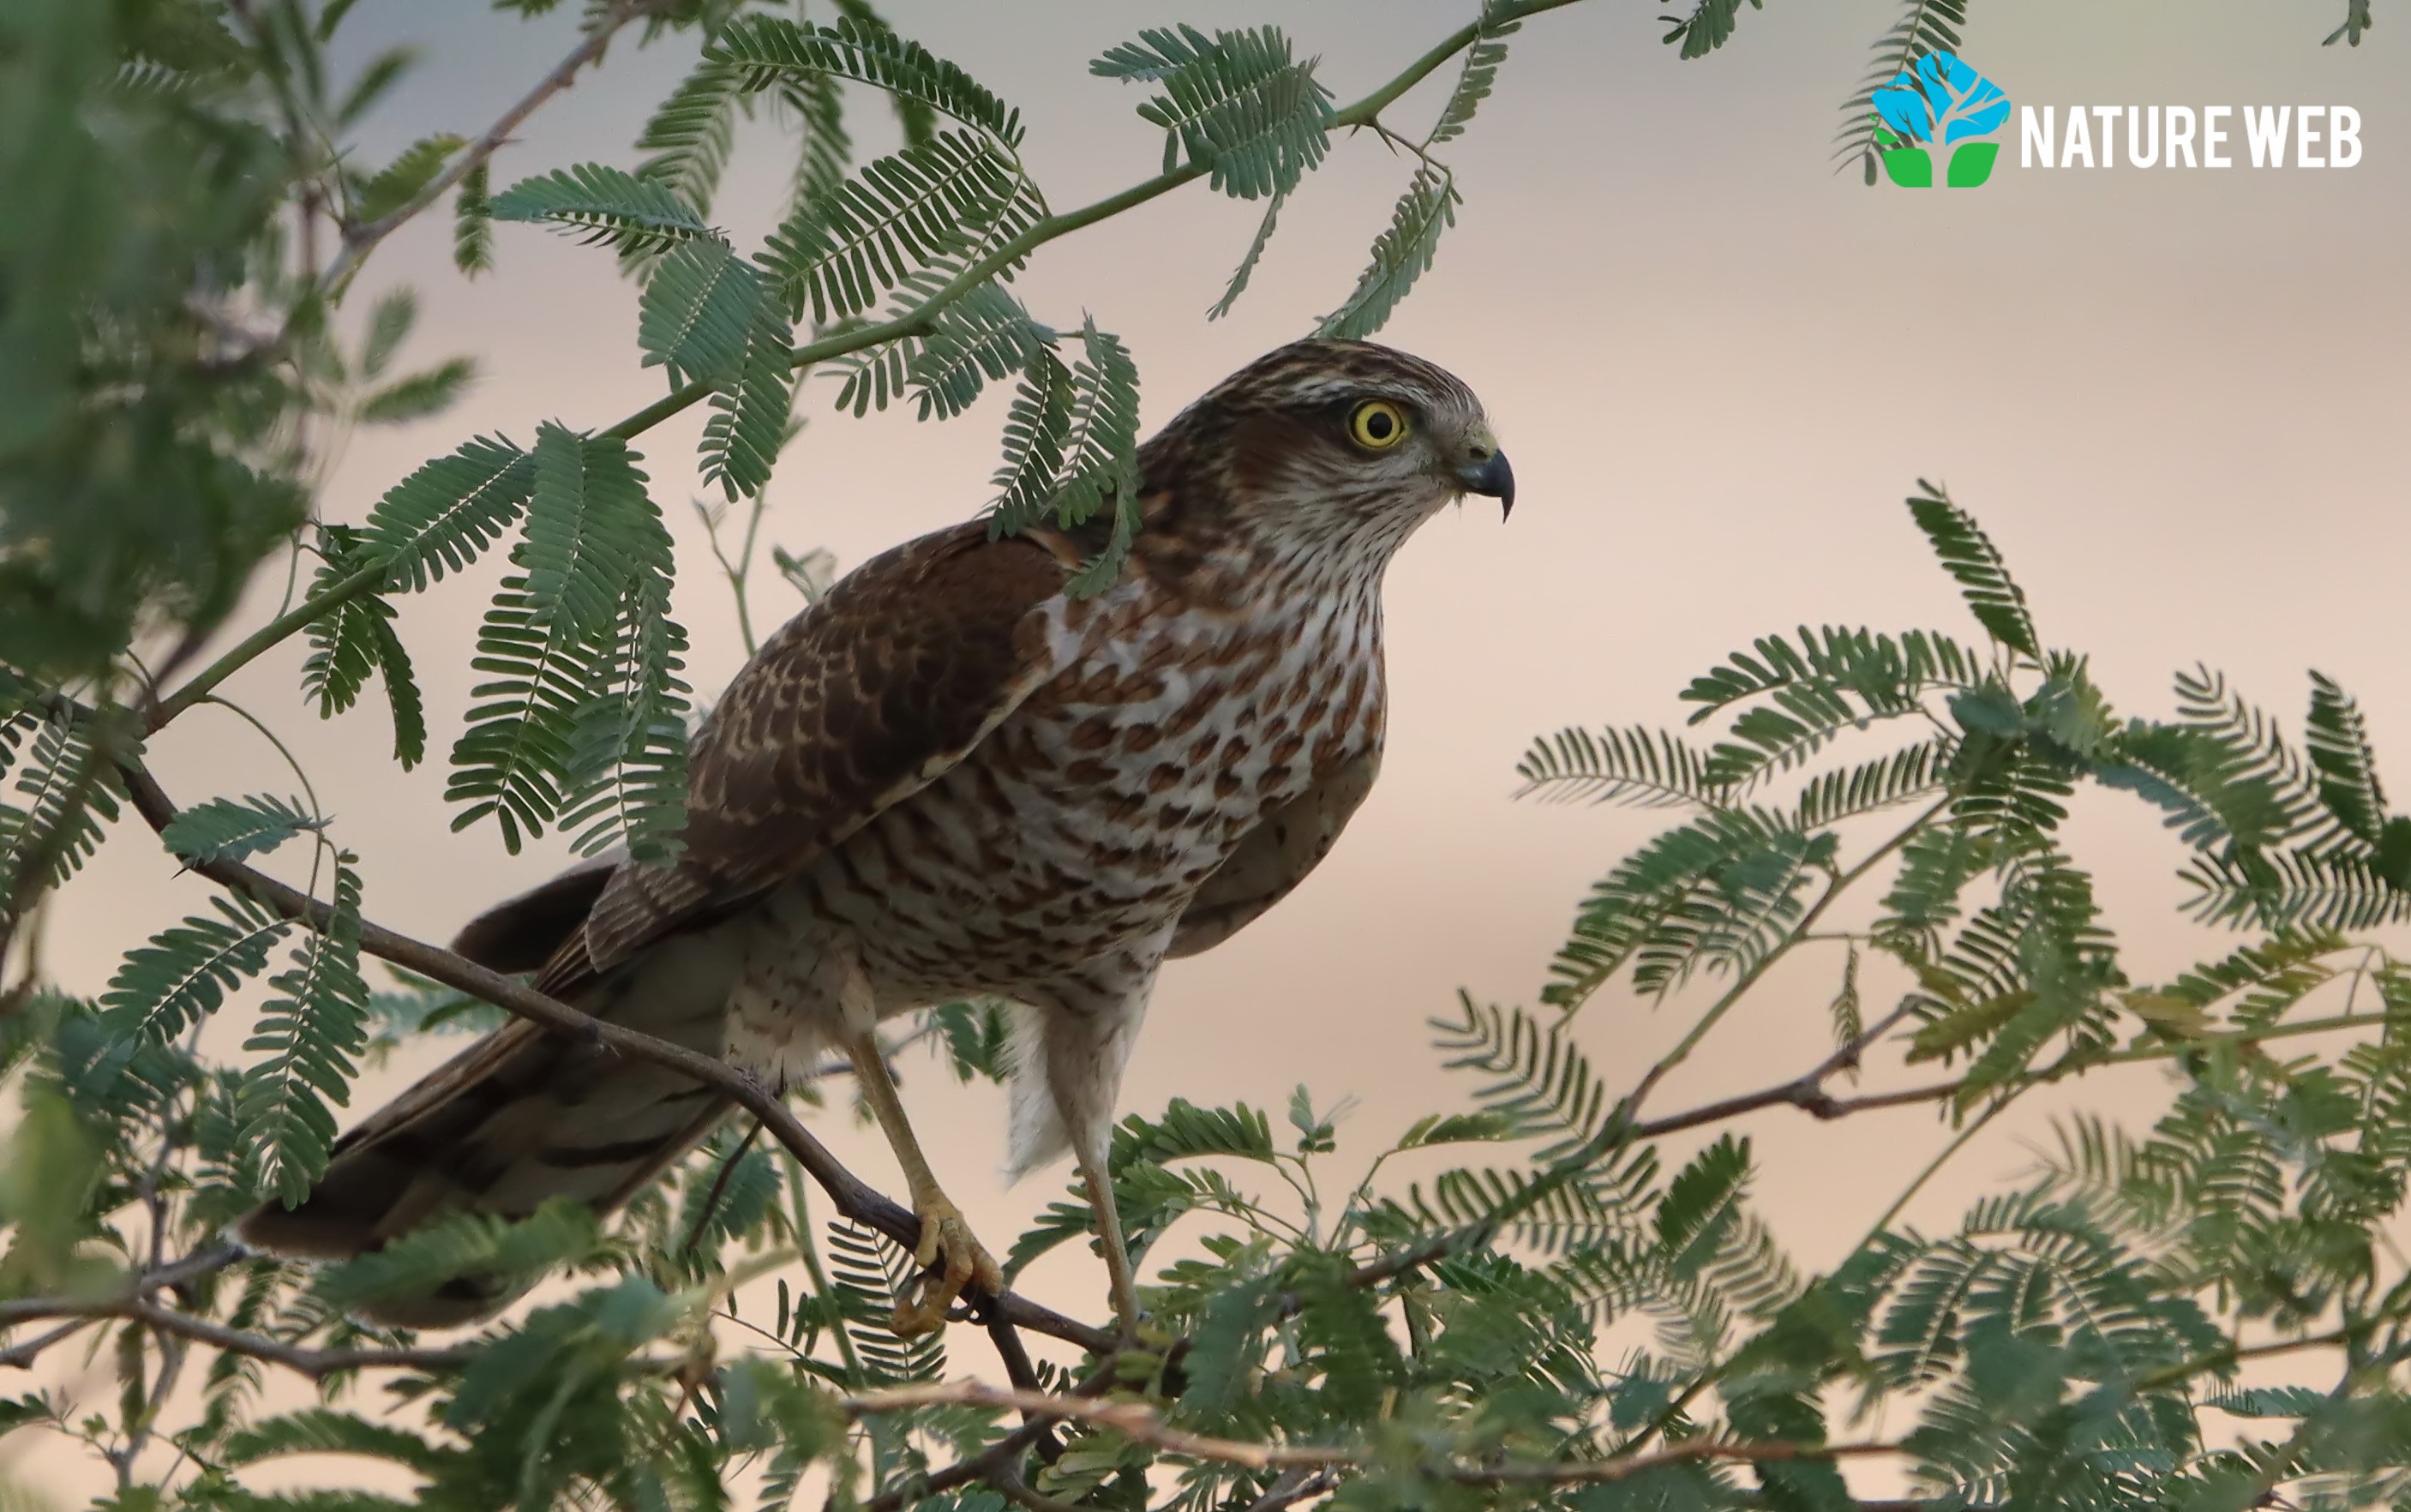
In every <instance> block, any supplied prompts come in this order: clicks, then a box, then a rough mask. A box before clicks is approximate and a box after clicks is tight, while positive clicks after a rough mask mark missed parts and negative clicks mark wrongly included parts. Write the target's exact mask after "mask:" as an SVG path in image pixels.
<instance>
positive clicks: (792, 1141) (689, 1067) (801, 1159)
mask: <svg viewBox="0 0 2411 1512" xmlns="http://www.w3.org/2000/svg"><path fill="white" fill-rule="evenodd" d="M119 770H120V771H121V772H122V773H123V774H124V778H125V786H126V792H127V795H128V797H130V798H131V799H132V800H133V803H134V806H135V808H136V810H137V811H138V812H139V813H140V814H141V815H142V817H143V819H144V821H145V822H146V823H148V824H149V825H150V826H151V827H152V828H153V829H159V830H165V829H166V828H167V826H168V823H169V822H170V821H171V820H173V819H174V818H175V816H176V814H177V810H176V806H175V803H174V802H173V800H170V799H169V798H168V795H167V794H166V793H165V792H164V791H163V790H161V788H160V786H159V784H158V781H157V779H155V778H153V776H152V775H151V773H150V772H149V771H147V770H146V769H145V768H144V767H143V766H142V765H141V764H140V763H139V762H138V761H134V760H130V759H129V760H124V761H121V763H120V764H119ZM192 867H193V870H194V871H196V872H198V873H200V874H202V875H203V876H206V877H208V878H209V879H210V880H211V881H212V882H215V883H218V884H219V885H220V886H222V887H226V888H233V889H234V890H236V891H238V892H241V893H243V894H244V895H246V896H248V897H251V898H253V899H256V900H257V901H258V902H259V903H264V904H266V905H267V906H268V907H270V908H271V909H273V910H275V911H276V912H278V913H280V914H282V915H284V916H285V917H287V918H291V919H295V920H298V921H300V922H302V923H306V924H308V925H309V926H310V927H312V928H313V929H324V928H326V927H327V924H328V921H329V919H330V918H331V917H333V910H332V909H331V908H330V907H329V905H328V904H327V903H323V902H321V901H319V900H318V899H315V898H313V897H311V896H309V895H308V894H307V893H304V892H302V891H301V890H300V889H299V888H292V887H288V886H286V885H285V883H282V882H279V881H277V880H276V879H275V878H273V877H271V876H269V875H267V874H265V873H260V872H256V871H254V870H253V869H252V868H250V867H248V866H245V865H243V864H241V862H239V861H230V860H223V859H221V860H207V861H196V862H193V863H192ZM360 948H362V949H363V950H366V951H368V952H369V953H370V954H371V955H373V956H376V957H378V958H380V959H382V960H385V961H389V962H393V963H394V964H395V965H397V966H402V967H404V968H406V969H408V970H411V971H415V972H416V973H418V974H419V975H420V976H426V977H430V978H431V979H433V980H435V981H439V982H442V983H443V984H444V985H446V987H450V988H454V989H456V990H458V991H462V992H466V993H468V994H469V995H471V996H472V997H475V998H479V999H482V1000H484V1001H485V1002H488V1003H491V1004H492V1005H494V1006H496V1007H498V1008H502V1009H504V1010H505V1011H507V1012H509V1013H512V1014H514V1015H516V1016H518V1017H519V1018H522V1019H526V1020H532V1021H533V1022H535V1023H538V1024H541V1025H543V1026H544V1027H545V1028H547V1029H549V1030H551V1031H552V1032H554V1033H555V1034H557V1035H561V1036H563V1038H565V1039H571V1040H578V1041H583V1042H584V1043H587V1044H591V1045H600V1046H605V1047H607V1048H609V1049H611V1050H616V1051H619V1052H620V1053H621V1054H624V1055H631V1056H635V1057H636V1058H637V1059H639V1060H646V1061H650V1062H652V1063H653V1064H657V1065H664V1066H667V1067H668V1068H669V1069H671V1070H673V1071H676V1072H678V1073H679V1074H680V1075H681V1076H684V1077H687V1078H689V1079H693V1080H694V1081H696V1082H698V1083H700V1084H702V1085H704V1086H707V1087H709V1088H711V1089H712V1090H713V1091H715V1092H717V1093H719V1094H721V1095H723V1096H724V1097H726V1098H727V1099H728V1100H729V1101H731V1102H733V1103H735V1104H737V1105H738V1107H740V1108H744V1109H745V1110H746V1111H747V1112H749V1113H751V1114H753V1116H754V1117H755V1118H757V1119H759V1120H760V1121H761V1123H762V1126H763V1127H764V1128H766V1129H767V1130H768V1131H769V1133H770V1135H771V1136H772V1138H776V1139H777V1140H778V1141H779V1142H780V1143H781V1144H782V1145H784V1146H785V1147H786V1148H787V1150H788V1151H789V1152H790V1153H792V1154H794V1156H795V1157H796V1163H797V1164H798V1165H800V1166H802V1167H804V1169H805V1170H806V1171H808V1172H810V1173H811V1177H812V1180H814V1181H815V1182H819V1183H820V1185H821V1188H822V1190H824V1191H826V1193H827V1194H828V1196H829V1200H830V1201H831V1202H833V1203H834V1204H836V1207H837V1210H838V1211H839V1212H840V1213H841V1214H843V1215H844V1216H845V1217H848V1218H851V1219H853V1220H854V1221H855V1222H856V1223H859V1224H862V1225H864V1226H867V1227H870V1228H875V1229H877V1230H879V1232H881V1233H882V1234H884V1235H886V1236H887V1237H888V1238H889V1239H891V1240H895V1241H896V1242H897V1243H898V1244H900V1245H902V1246H903V1247H904V1248H906V1249H907V1250H910V1249H913V1247H914V1246H916V1245H917V1244H918V1243H919V1241H920V1235H921V1221H920V1220H919V1219H918V1218H916V1217H914V1216H913V1213H912V1212H911V1211H908V1210H906V1209H905V1208H903V1207H902V1206H901V1205H899V1204H898V1203H896V1202H894V1201H892V1200H891V1199H889V1198H888V1197H887V1196H884V1195H883V1194H881V1193H880V1192H878V1191H876V1190H875V1189H873V1188H872V1187H871V1186H870V1185H869V1183H868V1182H864V1181H863V1180H862V1179H861V1178H860V1177H857V1176H855V1174H854V1173H853V1172H852V1171H850V1170H848V1169H846V1168H845V1167H844V1166H843V1165H841V1164H840V1163H839V1161H838V1159H837V1157H836V1156H835V1155H833V1154H831V1153H829V1151H828V1147H827V1146H826V1145H824V1144H822V1143H821V1142H820V1140H819V1139H817V1138H814V1137H813V1135H812V1132H811V1130H810V1129H808V1128H806V1127H805V1126H804V1124H803V1122H802V1121H801V1120H800V1119H798V1118H796V1114H795V1110H794V1109H792V1108H789V1107H788V1106H787V1104H786V1102H785V1101H784V1100H783V1099H782V1098H781V1097H780V1096H779V1095H778V1094H776V1093H774V1092H772V1091H771V1090H770V1089H769V1087H767V1085H765V1084H764V1083H763V1082H762V1081H761V1080H760V1079H758V1078H755V1077H753V1076H750V1075H748V1074H746V1073H745V1072H742V1071H739V1070H738V1069H737V1068H736V1067H734V1066H732V1065H730V1064H727V1063H726V1062H724V1061H722V1060H720V1059H718V1058H717V1057H714V1056H709V1055H705V1054H702V1053H700V1052H698V1051H695V1050H688V1049H686V1048H685V1047H684V1046H681V1045H674V1044H672V1043H670V1042H669V1041H668V1040H665V1039H661V1038H657V1037H656V1036H654V1035H648V1034H643V1033H640V1032H638V1031H636V1030H634V1029H630V1028H627V1027H625V1026H624V1025H621V1024H615V1023H608V1022H606V1021H605V1020H601V1019H596V1018H593V1017H592V1016H591V1015H588V1014H584V1013H580V1012H579V1011H578V1010H577V1009H576V1008H573V1007H571V1006H568V1005H567V1004H565V1003H562V1002H559V1001H557V1000H556V999H553V998H550V997H548V996H546V995H545V994H544V993H542V992H539V991H535V989H533V988H532V987H530V986H528V985H527V984H526V983H524V982H521V981H519V980H516V979H515V978H512V977H508V976H502V975H500V974H498V973H495V972H491V971H489V970H487V969H486V968H485V967H483V966H480V965H478V964H477V963H476V962H473V961H470V960H468V959H466V958H465V957H461V956H457V955H454V954H453V953H452V952H451V951H449V950H445V949H440V948H438V947H434V946H431V945H428V944H426V943H425V942H423V941H420V940H414V939H412V938H410V937H409V936H407V935H403V934H397V933H395V932H393V931H391V930H388V929H386V928H384V927H383V926H381V925H377V924H373V923H370V922H368V921H367V920H365V919H364V920H362V921H361V923H360ZM985 1300H986V1301H992V1302H993V1303H994V1305H995V1307H996V1309H997V1311H998V1313H999V1314H1000V1315H1001V1316H1002V1317H1003V1318H1004V1319H1005V1321H1007V1322H1009V1323H1011V1324H1013V1325H1014V1326H1015V1327H1016V1328H1023V1329H1032V1330H1034V1331H1036V1332H1039V1333H1044V1334H1046V1335H1048V1336H1050V1337H1052V1338H1057V1339H1061V1340H1064V1341H1065V1342H1067V1343H1075V1344H1078V1345H1079V1346H1080V1347H1081V1348H1083V1349H1087V1350H1089V1351H1091V1352H1092V1353H1096V1354H1105V1353H1108V1352H1110V1351H1111V1350H1112V1348H1113V1346H1114V1335H1113V1333H1112V1332H1111V1331H1110V1330H1107V1329H1097V1328H1091V1327H1089V1325H1087V1324H1085V1323H1081V1322H1079V1321H1077V1320H1076V1319H1074V1318H1069V1317H1066V1316H1064V1315H1063V1314H1060V1313H1058V1312H1056V1311H1055V1310H1054V1309H1052V1308H1049V1307H1045V1306H1042V1305H1040V1304H1039V1303H1037V1302H1033V1301H1031V1300H1030V1299H1027V1298H1024V1297H1021V1296H1019V1295H1017V1294H1016V1293H1013V1292H1007V1293H1006V1294H1005V1295H1003V1296H1002V1297H999V1298H994V1299H985Z"/></svg>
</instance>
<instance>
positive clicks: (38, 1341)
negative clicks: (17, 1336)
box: [0, 1318, 100, 1371]
mask: <svg viewBox="0 0 2411 1512" xmlns="http://www.w3.org/2000/svg"><path fill="white" fill-rule="evenodd" d="M99 1321H100V1320H99V1319H98V1318H70V1319H68V1320H67V1321H66V1322H65V1323H62V1324H60V1325H59V1326H58V1327H57V1328H55V1329H51V1331H50V1332H48V1333H44V1334H37V1335H36V1336H35V1337H34V1338H31V1339H28V1340H26V1341H25V1342H24V1343H22V1344H10V1345H9V1346H8V1347H7V1348H6V1349H0V1370H15V1371H26V1370H31V1369H33V1368H34V1361H36V1360H37V1359H39V1358H42V1356H43V1354H44V1353H45V1352H46V1351H48V1350H49V1349H50V1347H51V1345H52V1344H55V1343H65V1342H66V1341H67V1340H69V1339H71V1338H73V1337H75V1336H76V1335H77V1334H79V1333H81V1332H82V1331H83V1330H84V1329H89V1328H91V1327H92V1326H93V1325H94V1324H95V1323H97V1322H99Z"/></svg>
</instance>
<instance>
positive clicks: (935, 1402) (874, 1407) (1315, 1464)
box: [843, 1381, 1904, 1486]
mask: <svg viewBox="0 0 2411 1512" xmlns="http://www.w3.org/2000/svg"><path fill="white" fill-rule="evenodd" d="M843 1405H844V1407H845V1410H846V1411H847V1412H848V1413H849V1414H851V1415H853V1416H855V1417H871V1416H875V1415H878V1414H882V1413H891V1412H916V1411H919V1410H920V1409H922V1408H925V1407H939V1406H962V1407H995V1408H1001V1409H1007V1410H1017V1411H1020V1412H1024V1413H1029V1414H1030V1415H1032V1416H1036V1417H1054V1418H1068V1419H1073V1420H1075V1421H1079V1422H1085V1423H1094V1424H1096V1425H1097V1426H1099V1427H1101V1428H1109V1429H1112V1430H1113V1431H1115V1432H1117V1433H1119V1434H1121V1435H1122V1436H1123V1437H1125V1438H1129V1439H1132V1440H1135V1441H1137V1442H1139V1443H1141V1444H1146V1445H1147V1446H1151V1447H1153V1448H1157V1449H1161V1450H1162V1451H1163V1452H1164V1453H1166V1454H1177V1455H1183V1456H1186V1457H1188V1458H1190V1459H1192V1460H1212V1461H1217V1462H1220V1463H1222V1464H1235V1465H1243V1466H1245V1467H1247V1468H1248V1469H1250V1470H1274V1469H1282V1470H1293V1469H1295V1470H1308V1471H1313V1470H1344V1469H1353V1468H1356V1467H1358V1466H1361V1465H1363V1464H1365V1463H1366V1461H1367V1457H1366V1454H1365V1453H1364V1451H1362V1450H1357V1449H1349V1448H1341V1447H1338V1446H1325V1445H1299V1444H1258V1443H1254V1442H1251V1441H1249V1440H1246V1439H1230V1438H1217V1437H1214V1436H1212V1435H1210V1434H1206V1433H1191V1432H1190V1431H1186V1430H1185V1429H1178V1428H1173V1427H1171V1426H1169V1425H1167V1424H1166V1423H1165V1422H1164V1420H1163V1415H1162V1413H1160V1412H1159V1411H1157V1410H1156V1408H1155V1407H1154V1406H1153V1405H1152V1404H1150V1403H1147V1402H1128V1401H1122V1402H1106V1401H1099V1400H1095V1399H1089V1398H1081V1397H1060V1396H1047V1395H1045V1394H1044V1393H1042V1392H1030V1391H1016V1390H1009V1389H1006V1388H1005V1387H994V1386H988V1385H986V1384H985V1383H983V1382H978V1381H942V1382H936V1383H933V1384H930V1385H928V1386H902V1387H891V1388H889V1389H886V1390H883V1391H865V1392H861V1393H858V1394H856V1395H855V1396H850V1397H847V1398H845V1399H843ZM1902 1452H1904V1451H1903V1449H1902V1446H1900V1445H1898V1444H1890V1443H1859V1444H1794V1443H1790V1442H1787V1441H1782V1440H1772V1441H1765V1442H1751V1441H1734V1440H1706V1439H1692V1440H1689V1441H1688V1442H1686V1443H1683V1444H1678V1445H1675V1446H1672V1447H1670V1448H1667V1449H1663V1450H1660V1451H1659V1452H1658V1453H1657V1454H1651V1455H1644V1456H1641V1457H1639V1458H1637V1459H1630V1460H1576V1461H1524V1462H1521V1463H1518V1462H1515V1461H1508V1462H1505V1463H1499V1464H1482V1465H1450V1466H1447V1467H1445V1468H1441V1469H1439V1470H1437V1471H1436V1472H1435V1473H1436V1474H1438V1475H1442V1476H1444V1477H1445V1478H1447V1479H1450V1480H1454V1481H1456V1482H1458V1483H1460V1484H1463V1485H1469V1486H1498V1485H1553V1486H1579V1485H1586V1484H1590V1483H1594V1482H1599V1481H1614V1480H1624V1479H1628V1478H1629V1477H1631V1476H1633V1475H1643V1474H1645V1473H1646V1472H1648V1471H1652V1470H1658V1469H1662V1468H1663V1467H1665V1466H1667V1465H1674V1464H1689V1463H1697V1462H1700V1461H1716V1460H1727V1461H1742V1462H1753V1463H1763V1462H1769V1461H1785V1460H1846V1459H1863V1458H1869V1457H1873V1456H1878V1455H1892V1454H1899V1453H1902Z"/></svg>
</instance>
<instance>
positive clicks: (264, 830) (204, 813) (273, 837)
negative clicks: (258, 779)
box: [159, 793, 323, 863]
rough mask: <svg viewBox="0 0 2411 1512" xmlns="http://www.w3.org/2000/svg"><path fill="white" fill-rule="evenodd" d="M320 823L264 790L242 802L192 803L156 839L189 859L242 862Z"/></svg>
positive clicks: (225, 800)
mask: <svg viewBox="0 0 2411 1512" xmlns="http://www.w3.org/2000/svg"><path fill="white" fill-rule="evenodd" d="M321 828H323V821H322V820H320V819H317V818H315V817H314V816H313V815H311V814H310V813H309V811H308V810H306V809H303V808H300V807H299V806H297V805H296V804H293V803H288V802H286V801H285V800H282V799H277V798H270V797H269V796H268V795H267V794H265V793H262V794H260V795H259V796H257V797H256V798H250V799H246V800H242V801H241V802H236V801H235V800H232V799H225V798H213V799H211V800H209V801H208V802H206V803H196V804H194V805H193V806H192V807H191V808H189V809H186V810H184V812H183V813H182V814H179V815H176V817H175V818H174V819H172V820H170V821H169V822H168V828H167V829H164V830H162V831H160V835H159V839H160V842H161V843H162V844H165V845H166V846H167V847H168V850H170V851H172V852H174V853H175V854H176V855H178V856H181V857H183V859H185V860H187V861H192V862H196V863H199V862H207V861H240V860H243V859H248V858H250V857H253V856H256V855H259V854H261V853H262V852H265V851H271V850H274V849H275V848H276V847H277V846H279V845H281V844H285V842H286V841H288V840H290V839H292V838H293V837H294V836H295V835H298V834H302V833H305V832H315V831H316V830H318V829H321Z"/></svg>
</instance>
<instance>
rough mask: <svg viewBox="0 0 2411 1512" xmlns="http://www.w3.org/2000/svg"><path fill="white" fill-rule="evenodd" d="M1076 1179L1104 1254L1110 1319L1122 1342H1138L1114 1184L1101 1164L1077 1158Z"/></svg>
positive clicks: (1134, 1287)
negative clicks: (1085, 1186)
mask: <svg viewBox="0 0 2411 1512" xmlns="http://www.w3.org/2000/svg"><path fill="white" fill-rule="evenodd" d="M1080 1176H1081V1179H1082V1180H1084V1181H1086V1182H1088V1183H1089V1208H1090V1209H1091V1210H1093V1211H1094V1212H1095V1213H1096V1218H1097V1239H1098V1241H1099V1242H1100V1243H1102V1244H1103V1246H1104V1250H1105V1277H1106V1280H1107V1282H1108V1284H1110V1285H1111V1286H1112V1288H1113V1298H1114V1316H1115V1318H1116V1319H1117V1320H1118V1321H1119V1323H1120V1324H1121V1332H1122V1342H1123V1343H1126V1344H1127V1343H1132V1342H1134V1341H1135V1340H1136V1339H1137V1338H1138V1283H1137V1279H1136V1278H1135V1277H1134V1276H1133V1275H1132V1273H1131V1258H1130V1246H1129V1245H1128V1244H1126V1243H1124V1242H1123V1240H1122V1215H1121V1209H1120V1206H1119V1205H1118V1204H1117V1203H1116V1202H1115V1201H1114V1181H1113V1177H1112V1176H1110V1175H1109V1174H1107V1172H1106V1170H1105V1163H1104V1162H1103V1161H1102V1160H1090V1159H1089V1157H1088V1155H1087V1153H1086V1152H1083V1153H1082V1154H1081V1156H1080Z"/></svg>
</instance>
